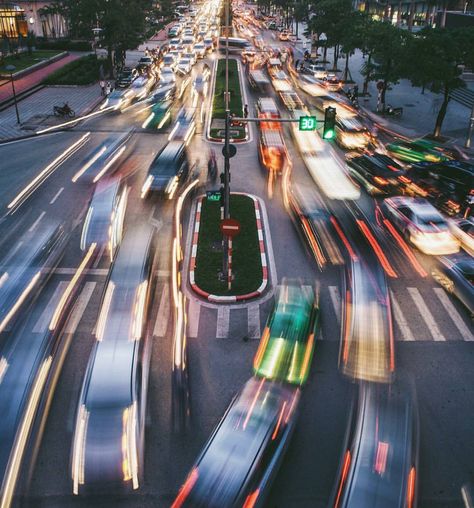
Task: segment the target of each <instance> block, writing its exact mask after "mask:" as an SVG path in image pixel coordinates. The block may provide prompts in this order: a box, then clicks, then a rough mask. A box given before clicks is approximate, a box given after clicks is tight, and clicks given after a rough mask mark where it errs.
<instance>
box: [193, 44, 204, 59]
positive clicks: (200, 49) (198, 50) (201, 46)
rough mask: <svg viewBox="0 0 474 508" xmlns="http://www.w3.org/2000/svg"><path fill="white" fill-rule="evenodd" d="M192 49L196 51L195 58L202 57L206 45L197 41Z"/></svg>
mask: <svg viewBox="0 0 474 508" xmlns="http://www.w3.org/2000/svg"><path fill="white" fill-rule="evenodd" d="M194 51H195V53H196V56H197V58H204V57H205V56H206V45H205V44H204V42H198V43H197V44H196V45H195V46H194Z"/></svg>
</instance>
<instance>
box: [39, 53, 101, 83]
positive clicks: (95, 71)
mask: <svg viewBox="0 0 474 508" xmlns="http://www.w3.org/2000/svg"><path fill="white" fill-rule="evenodd" d="M101 64H103V65H104V67H105V65H106V62H104V61H100V60H97V57H96V56H95V55H87V56H83V57H82V58H78V59H77V60H74V61H73V62H69V63H68V64H66V65H65V66H64V67H61V68H60V69H58V70H57V71H55V72H53V73H52V74H50V75H49V76H48V77H47V78H46V79H44V80H43V84H44V85H90V84H91V83H95V82H96V81H98V80H99V68H100V65H101Z"/></svg>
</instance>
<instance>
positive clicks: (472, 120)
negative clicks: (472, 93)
mask: <svg viewBox="0 0 474 508" xmlns="http://www.w3.org/2000/svg"><path fill="white" fill-rule="evenodd" d="M473 132H474V104H473V105H472V110H471V118H470V119H469V128H468V130H467V137H466V144H465V145H464V146H465V147H466V148H470V147H471V138H472V134H473Z"/></svg>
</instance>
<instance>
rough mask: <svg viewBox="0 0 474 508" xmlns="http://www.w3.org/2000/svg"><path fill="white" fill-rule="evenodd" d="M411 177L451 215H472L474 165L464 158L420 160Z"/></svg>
mask: <svg viewBox="0 0 474 508" xmlns="http://www.w3.org/2000/svg"><path fill="white" fill-rule="evenodd" d="M409 174H410V178H411V179H412V180H413V182H414V183H416V185H417V186H418V188H420V189H421V191H422V192H424V193H425V194H424V195H425V196H428V197H429V198H430V199H431V200H432V201H433V202H434V203H435V204H436V206H437V207H439V208H441V209H442V210H443V211H445V212H446V213H448V214H449V215H456V214H460V215H465V216H468V215H469V213H470V212H469V210H470V209H471V202H472V198H473V196H474V165H472V164H469V163H467V162H464V161H454V160H452V161H446V162H416V163H414V164H412V165H411V167H410V171H409Z"/></svg>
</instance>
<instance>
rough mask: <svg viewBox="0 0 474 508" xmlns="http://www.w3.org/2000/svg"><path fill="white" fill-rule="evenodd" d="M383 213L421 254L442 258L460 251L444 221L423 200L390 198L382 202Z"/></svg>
mask: <svg viewBox="0 0 474 508" xmlns="http://www.w3.org/2000/svg"><path fill="white" fill-rule="evenodd" d="M384 205H385V211H386V214H387V215H388V217H389V218H390V219H391V220H392V222H393V223H394V224H395V226H396V227H397V228H398V229H399V230H400V232H401V233H402V234H403V236H404V237H405V238H406V240H408V241H409V242H410V243H412V244H413V245H414V246H415V247H417V248H418V249H419V250H420V251H421V252H424V253H425V254H429V255H435V256H436V255H439V256H443V255H446V254H454V253H455V252H458V251H459V247H460V245H459V241H458V240H457V239H456V238H455V237H454V236H453V235H452V234H451V232H450V231H449V228H448V223H447V222H446V220H445V218H444V217H443V216H442V215H441V214H440V213H439V212H438V210H436V208H435V207H434V206H433V205H432V204H431V203H429V202H428V201H427V200H426V199H424V198H408V197H398V196H397V197H393V198H387V199H385V200H384Z"/></svg>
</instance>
